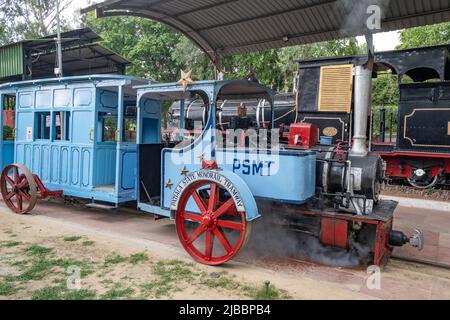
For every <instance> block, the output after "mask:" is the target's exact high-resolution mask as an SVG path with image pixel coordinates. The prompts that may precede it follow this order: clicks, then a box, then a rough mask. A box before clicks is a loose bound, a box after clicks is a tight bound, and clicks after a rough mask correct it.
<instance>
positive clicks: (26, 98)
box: [18, 92, 34, 109]
mask: <svg viewBox="0 0 450 320" xmlns="http://www.w3.org/2000/svg"><path fill="white" fill-rule="evenodd" d="M33 100H34V99H33V92H21V93H19V99H18V101H19V108H20V109H29V108H32V107H33Z"/></svg>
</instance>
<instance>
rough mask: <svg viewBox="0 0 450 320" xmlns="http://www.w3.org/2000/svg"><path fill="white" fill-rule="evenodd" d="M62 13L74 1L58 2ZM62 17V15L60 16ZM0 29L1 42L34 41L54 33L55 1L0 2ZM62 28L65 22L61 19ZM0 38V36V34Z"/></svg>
mask: <svg viewBox="0 0 450 320" xmlns="http://www.w3.org/2000/svg"><path fill="white" fill-rule="evenodd" d="M59 1H60V10H61V12H62V13H63V12H64V11H65V10H67V8H68V7H69V6H70V4H71V3H72V2H73V1H74V0H59ZM61 16H62V15H61ZM0 19H1V22H0V24H1V26H2V27H0V32H1V29H3V34H4V36H3V39H1V38H0V41H1V40H3V42H14V41H19V40H23V39H34V38H39V37H43V36H47V35H49V34H51V33H54V32H55V28H56V1H55V0H0ZM61 22H62V25H63V27H64V26H65V25H66V24H67V22H66V21H65V20H64V19H62V21H61ZM0 37H1V34H0Z"/></svg>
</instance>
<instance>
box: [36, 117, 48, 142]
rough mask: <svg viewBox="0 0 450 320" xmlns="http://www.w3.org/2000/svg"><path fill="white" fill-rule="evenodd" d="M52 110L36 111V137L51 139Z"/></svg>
mask: <svg viewBox="0 0 450 320" xmlns="http://www.w3.org/2000/svg"><path fill="white" fill-rule="evenodd" d="M50 125H51V120H50V112H37V113H36V128H37V130H36V139H38V140H50Z"/></svg>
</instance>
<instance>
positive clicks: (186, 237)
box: [175, 181, 251, 265]
mask: <svg viewBox="0 0 450 320" xmlns="http://www.w3.org/2000/svg"><path fill="white" fill-rule="evenodd" d="M222 190H223V188H222V187H221V186H220V185H219V184H217V183H215V182H210V181H200V182H197V183H194V184H193V185H191V186H190V187H188V188H187V189H186V190H185V191H184V193H183V194H182V196H181V198H180V203H179V207H178V211H177V212H176V215H175V225H176V230H177V235H178V238H179V239H180V241H181V244H182V245H183V247H184V249H185V250H186V251H187V252H188V253H189V254H190V255H191V257H192V258H194V259H195V260H196V261H197V262H200V263H202V264H207V265H220V264H223V263H225V262H227V261H229V260H231V259H232V258H233V257H234V256H236V254H238V252H239V251H240V250H241V249H242V247H243V246H244V245H245V243H246V241H247V239H248V236H249V234H250V230H251V228H250V227H251V223H250V222H247V220H246V216H245V212H238V211H237V210H236V204H235V202H234V199H233V198H232V197H229V196H228V197H225V196H224V193H223V192H221V191H222ZM200 194H202V195H203V197H202V196H201V195H200ZM205 194H207V195H208V196H207V197H206V196H205ZM187 207H189V209H191V210H192V211H195V212H200V213H195V212H190V211H188V210H187ZM194 207H195V209H192V208H194Z"/></svg>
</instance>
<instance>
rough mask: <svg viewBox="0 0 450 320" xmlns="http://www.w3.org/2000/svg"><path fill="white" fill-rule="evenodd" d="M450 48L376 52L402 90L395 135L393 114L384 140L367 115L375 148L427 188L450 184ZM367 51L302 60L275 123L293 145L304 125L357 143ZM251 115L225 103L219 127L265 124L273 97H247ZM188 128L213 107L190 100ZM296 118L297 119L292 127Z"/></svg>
mask: <svg viewBox="0 0 450 320" xmlns="http://www.w3.org/2000/svg"><path fill="white" fill-rule="evenodd" d="M449 48H450V46H448V45H444V46H434V47H426V48H415V49H407V50H398V51H387V52H379V53H376V54H375V55H374V68H373V75H372V76H373V77H377V76H378V75H379V74H382V73H389V74H391V75H396V76H397V78H398V84H399V89H400V97H399V104H398V114H397V119H396V120H397V123H398V126H397V134H396V137H395V141H392V140H391V141H386V139H385V133H386V113H385V112H384V110H382V111H381V115H380V118H381V120H380V122H381V123H380V127H381V129H380V131H381V132H380V137H381V138H380V139H379V141H374V140H373V139H372V118H371V115H370V114H368V115H367V119H366V121H367V122H368V126H367V132H366V136H368V137H370V139H369V150H370V151H371V152H372V153H375V154H379V155H380V156H381V157H382V159H383V160H384V161H385V163H386V177H387V178H390V179H406V180H407V181H408V182H409V183H410V184H411V185H412V186H414V187H416V188H420V189H426V188H431V187H433V186H435V185H436V184H439V183H441V184H450V108H449V101H450V84H449V82H448V81H449V80H450V68H449V57H450V55H449ZM364 59H367V58H366V57H365V56H349V57H338V58H323V59H316V60H307V61H300V62H299V67H298V70H299V71H298V77H297V79H296V90H295V91H296V94H279V95H276V96H275V103H274V117H275V119H274V121H275V125H276V126H277V127H279V128H281V129H282V131H283V134H282V139H284V141H285V142H286V143H287V144H290V145H291V146H292V145H296V146H301V143H300V142H299V141H296V142H295V141H294V139H295V131H296V130H298V124H307V123H309V124H313V125H314V126H315V127H316V128H317V137H318V141H319V142H321V143H322V144H325V145H330V146H340V147H344V146H347V147H348V146H350V145H351V144H352V140H351V136H352V131H353V130H354V126H355V121H354V101H353V99H352V96H353V92H355V88H354V79H353V76H352V75H350V74H349V73H350V72H351V70H352V67H353V65H358V64H360V63H361V62H362V61H364ZM242 103H244V104H245V105H246V107H247V116H246V117H245V119H242V117H241V118H240V117H238V116H237V109H238V105H239V103H238V102H233V103H231V102H228V101H222V102H220V103H219V113H218V122H217V123H218V129H220V130H227V129H238V128H245V127H249V126H252V125H254V126H256V127H264V124H265V123H267V121H269V120H270V119H271V110H270V107H269V105H268V103H267V102H266V101H257V100H254V101H242ZM187 105H188V107H187V108H186V118H187V119H188V120H187V122H186V129H188V130H189V129H193V123H194V122H195V121H201V122H202V123H206V119H205V114H206V110H205V108H204V107H203V105H202V103H200V102H199V101H189V102H188V104H187ZM170 114H171V117H170V119H171V120H170V123H169V127H170V128H175V127H177V125H178V123H177V121H178V119H179V115H180V113H179V105H178V104H174V105H172V107H171V108H170ZM292 124H293V125H292Z"/></svg>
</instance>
